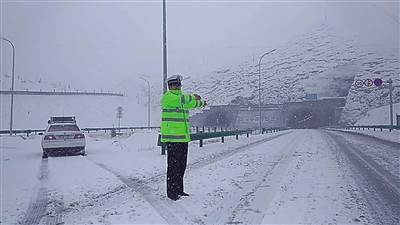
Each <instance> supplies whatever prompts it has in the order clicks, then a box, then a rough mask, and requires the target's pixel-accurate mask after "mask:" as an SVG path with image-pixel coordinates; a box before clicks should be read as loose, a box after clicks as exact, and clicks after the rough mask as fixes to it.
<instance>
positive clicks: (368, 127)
mask: <svg viewBox="0 0 400 225" xmlns="http://www.w3.org/2000/svg"><path fill="white" fill-rule="evenodd" d="M325 128H326V129H333V130H361V129H362V130H370V129H371V130H374V131H376V130H380V131H383V130H385V129H386V130H389V132H391V131H392V130H400V126H391V125H365V126H329V127H325Z"/></svg>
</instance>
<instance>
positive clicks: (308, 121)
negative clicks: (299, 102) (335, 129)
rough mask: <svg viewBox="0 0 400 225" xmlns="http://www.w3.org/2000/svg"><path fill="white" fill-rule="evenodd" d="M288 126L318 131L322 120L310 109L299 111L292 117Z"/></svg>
mask: <svg viewBox="0 0 400 225" xmlns="http://www.w3.org/2000/svg"><path fill="white" fill-rule="evenodd" d="M287 126H288V127H291V128H294V129H316V128H319V127H320V119H319V118H318V116H317V115H316V114H315V113H314V112H313V111H311V110H309V109H299V110H297V111H295V112H294V113H292V114H291V115H290V117H289V118H288V122H287Z"/></svg>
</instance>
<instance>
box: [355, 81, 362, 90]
mask: <svg viewBox="0 0 400 225" xmlns="http://www.w3.org/2000/svg"><path fill="white" fill-rule="evenodd" d="M354 84H355V85H356V87H359V88H360V87H362V86H363V85H364V81H363V80H356V81H355V83H354Z"/></svg>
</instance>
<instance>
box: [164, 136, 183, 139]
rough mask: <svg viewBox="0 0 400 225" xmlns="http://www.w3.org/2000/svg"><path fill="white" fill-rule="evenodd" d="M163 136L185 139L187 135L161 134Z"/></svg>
mask: <svg viewBox="0 0 400 225" xmlns="http://www.w3.org/2000/svg"><path fill="white" fill-rule="evenodd" d="M161 138H165V139H185V138H186V136H185V135H161Z"/></svg>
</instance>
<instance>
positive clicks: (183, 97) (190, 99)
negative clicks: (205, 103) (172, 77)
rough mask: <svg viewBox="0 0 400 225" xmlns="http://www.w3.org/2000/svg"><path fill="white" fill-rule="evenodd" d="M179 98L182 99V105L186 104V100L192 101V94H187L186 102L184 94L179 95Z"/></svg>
mask: <svg viewBox="0 0 400 225" xmlns="http://www.w3.org/2000/svg"><path fill="white" fill-rule="evenodd" d="M181 100H182V105H184V104H186V103H187V102H191V101H192V95H189V100H188V101H187V102H186V101H185V95H182V96H181Z"/></svg>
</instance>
